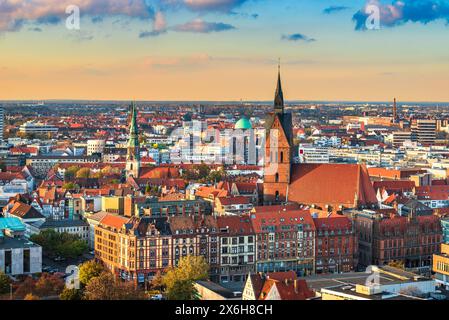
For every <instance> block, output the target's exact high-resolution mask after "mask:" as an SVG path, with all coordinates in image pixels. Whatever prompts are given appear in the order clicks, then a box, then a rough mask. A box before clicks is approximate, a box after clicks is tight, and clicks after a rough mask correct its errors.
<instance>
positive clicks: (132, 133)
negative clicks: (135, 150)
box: [128, 102, 139, 147]
mask: <svg viewBox="0 0 449 320" xmlns="http://www.w3.org/2000/svg"><path fill="white" fill-rule="evenodd" d="M138 146H139V131H138V129H137V108H136V104H135V102H133V103H132V107H131V122H130V124H129V140H128V147H138Z"/></svg>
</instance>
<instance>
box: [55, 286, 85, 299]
mask: <svg viewBox="0 0 449 320" xmlns="http://www.w3.org/2000/svg"><path fill="white" fill-rule="evenodd" d="M82 298H83V293H82V291H81V290H78V289H75V288H72V289H69V288H64V290H62V292H61V294H60V295H59V299H61V300H81V299H82Z"/></svg>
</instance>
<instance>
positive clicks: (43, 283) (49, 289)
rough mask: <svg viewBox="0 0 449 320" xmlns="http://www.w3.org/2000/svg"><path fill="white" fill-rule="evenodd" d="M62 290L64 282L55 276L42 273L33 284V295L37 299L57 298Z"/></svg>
mask: <svg viewBox="0 0 449 320" xmlns="http://www.w3.org/2000/svg"><path fill="white" fill-rule="evenodd" d="M62 290H64V281H63V280H62V279H61V278H60V277H58V276H57V275H51V274H48V273H43V274H42V275H41V276H40V277H39V279H38V280H37V281H36V282H35V284H34V290H33V293H35V294H36V295H37V296H39V297H47V296H57V295H59V294H61V292H62Z"/></svg>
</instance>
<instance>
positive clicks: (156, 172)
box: [139, 167, 180, 179]
mask: <svg viewBox="0 0 449 320" xmlns="http://www.w3.org/2000/svg"><path fill="white" fill-rule="evenodd" d="M179 177H180V174H179V170H178V169H177V168H168V167H155V168H153V167H142V168H141V169H140V173H139V179H169V178H172V179H176V178H179Z"/></svg>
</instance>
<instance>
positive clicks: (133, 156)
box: [126, 102, 140, 178]
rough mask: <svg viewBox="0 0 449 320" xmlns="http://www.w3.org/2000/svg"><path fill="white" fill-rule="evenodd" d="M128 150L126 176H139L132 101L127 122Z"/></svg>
mask: <svg viewBox="0 0 449 320" xmlns="http://www.w3.org/2000/svg"><path fill="white" fill-rule="evenodd" d="M127 148H128V152H127V156H126V176H127V177H130V176H132V177H135V178H137V177H139V170H140V148H139V131H138V129H137V108H136V104H135V103H134V102H133V103H132V106H131V121H130V124H129V140H128V147H127Z"/></svg>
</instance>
